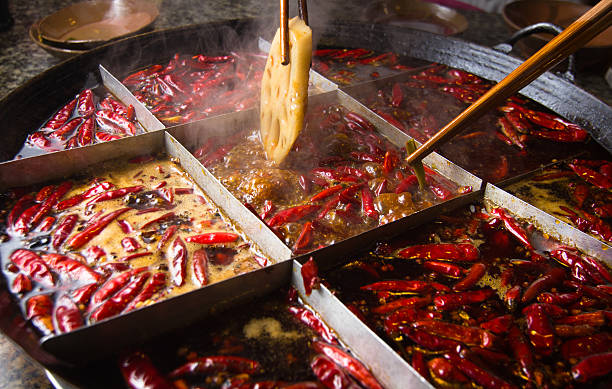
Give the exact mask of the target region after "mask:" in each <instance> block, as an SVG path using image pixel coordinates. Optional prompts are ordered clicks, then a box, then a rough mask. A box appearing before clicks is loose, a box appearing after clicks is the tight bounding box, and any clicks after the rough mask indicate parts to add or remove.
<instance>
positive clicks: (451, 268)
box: [423, 261, 463, 277]
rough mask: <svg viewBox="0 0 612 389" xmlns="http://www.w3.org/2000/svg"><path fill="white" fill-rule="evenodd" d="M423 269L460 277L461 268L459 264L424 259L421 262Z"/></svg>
mask: <svg viewBox="0 0 612 389" xmlns="http://www.w3.org/2000/svg"><path fill="white" fill-rule="evenodd" d="M423 267H424V268H425V269H428V270H431V271H433V272H436V273H438V274H442V275H445V276H450V277H461V275H462V274H463V269H462V268H460V267H459V266H456V265H453V264H451V263H446V262H440V261H425V262H424V263H423Z"/></svg>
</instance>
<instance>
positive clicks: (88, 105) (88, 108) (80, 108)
mask: <svg viewBox="0 0 612 389" xmlns="http://www.w3.org/2000/svg"><path fill="white" fill-rule="evenodd" d="M77 99H78V102H77V112H78V113H79V115H81V116H89V115H91V114H92V113H93V111H94V102H93V92H92V91H91V89H85V90H83V91H82V92H81V93H80V94H79V96H78V98H77Z"/></svg>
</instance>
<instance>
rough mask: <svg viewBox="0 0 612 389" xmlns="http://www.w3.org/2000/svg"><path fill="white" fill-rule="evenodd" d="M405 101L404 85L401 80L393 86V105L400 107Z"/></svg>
mask: <svg viewBox="0 0 612 389" xmlns="http://www.w3.org/2000/svg"><path fill="white" fill-rule="evenodd" d="M403 101H404V92H403V91H402V86H401V84H400V83H399V82H396V83H395V84H393V88H392V90H391V105H392V106H393V107H395V108H399V107H400V106H401V105H402V102H403Z"/></svg>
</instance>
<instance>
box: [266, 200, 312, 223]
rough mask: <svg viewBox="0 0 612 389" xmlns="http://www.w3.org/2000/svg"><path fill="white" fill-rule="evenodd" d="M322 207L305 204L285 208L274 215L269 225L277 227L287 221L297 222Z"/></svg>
mask: <svg viewBox="0 0 612 389" xmlns="http://www.w3.org/2000/svg"><path fill="white" fill-rule="evenodd" d="M320 208H321V206H320V205H315V204H305V205H297V206H295V207H291V208H287V209H283V210H281V211H278V212H277V213H276V214H275V215H274V216H272V218H271V219H270V221H268V223H267V224H268V226H269V227H276V226H280V225H282V224H285V223H290V222H295V221H298V220H300V219H302V218H304V217H306V216H308V215H310V214H312V213H314V212H316V211H318V210H319V209H320Z"/></svg>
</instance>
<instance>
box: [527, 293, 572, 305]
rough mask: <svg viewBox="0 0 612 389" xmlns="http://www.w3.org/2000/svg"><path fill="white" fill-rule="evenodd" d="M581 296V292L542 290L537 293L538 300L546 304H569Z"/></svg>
mask: <svg viewBox="0 0 612 389" xmlns="http://www.w3.org/2000/svg"><path fill="white" fill-rule="evenodd" d="M580 297H582V292H580V291H577V292H570V293H551V292H544V293H540V295H538V298H537V300H538V302H540V303H547V304H555V305H561V306H564V305H569V304H572V303H574V302H576V301H577V300H578V299H580Z"/></svg>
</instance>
